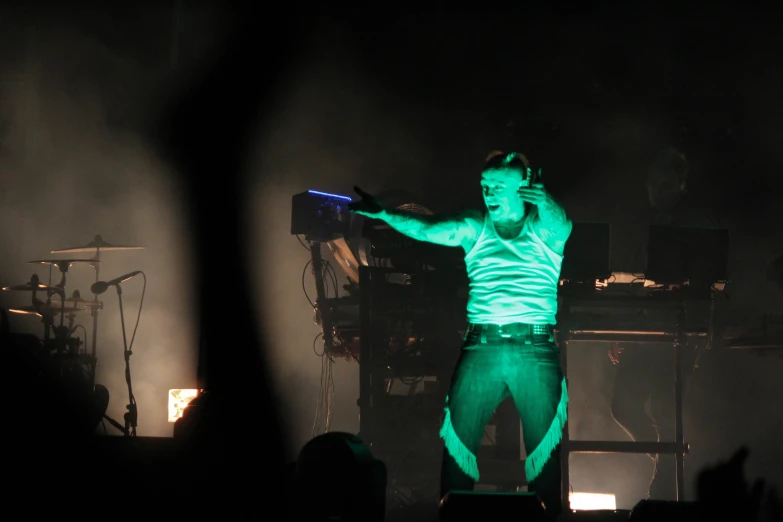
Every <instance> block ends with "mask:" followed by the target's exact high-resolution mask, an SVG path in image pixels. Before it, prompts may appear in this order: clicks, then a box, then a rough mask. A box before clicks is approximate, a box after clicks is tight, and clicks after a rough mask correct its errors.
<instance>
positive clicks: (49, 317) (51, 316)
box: [3, 235, 144, 436]
mask: <svg viewBox="0 0 783 522" xmlns="http://www.w3.org/2000/svg"><path fill="white" fill-rule="evenodd" d="M141 249H144V247H141V246H131V245H115V244H111V243H107V242H106V241H104V240H103V238H102V237H101V236H100V235H97V236H95V238H94V239H93V241H91V242H89V243H87V244H86V245H82V246H77V247H71V248H63V249H59V250H52V251H51V253H52V254H57V255H58V257H57V258H56V259H38V260H34V261H28V262H27V263H28V264H38V265H45V266H47V267H48V269H49V277H48V281H47V283H46V284H43V283H42V282H41V280H40V278H39V276H38V274H33V275H32V276H31V278H30V281H28V282H26V283H23V284H19V285H13V286H6V287H3V291H7V292H21V293H27V294H29V296H30V298H29V301H28V304H26V305H24V306H18V307H12V308H9V309H8V312H10V313H13V314H19V315H30V316H37V317H40V318H41V322H42V323H43V328H44V331H43V341H42V342H41V344H40V351H41V353H40V354H39V355H41V357H43V358H45V359H46V360H47V361H49V362H53V363H54V364H55V365H56V366H57V369H58V373H59V374H60V376H61V377H66V376H73V375H81V376H83V379H82V381H83V383H84V385H85V386H88V387H89V389H90V390H91V391H92V393H93V394H94V396H95V397H96V400H98V401H100V402H105V404H104V405H103V407H102V417H103V419H102V420H107V421H108V422H109V423H110V424H112V425H113V426H114V427H115V428H117V429H118V430H120V431H121V432H122V433H123V434H124V435H126V436H135V435H136V425H137V417H138V412H137V409H136V401H135V399H134V397H133V388H132V385H131V379H130V366H129V365H130V362H129V359H130V354H131V351H130V348H129V347H128V346H127V342H126V341H125V339H126V337H125V325H124V321H123V342H125V378H126V383H127V386H128V396H129V404H128V406H127V410H128V411H127V413H125V424H124V426H123V425H122V424H120V423H119V422H117V421H115V420H114V419H112V418H110V417H109V416H107V415H106V414H105V411H106V407H107V406H108V391H107V390H106V388H104V387H103V386H101V385H96V383H95V369H96V365H97V362H98V350H97V344H98V335H97V334H98V317H99V315H100V311H101V310H103V302H102V301H100V300H99V299H98V297H99V295H100V294H102V293H103V292H105V291H106V290H107V289H108V287H109V286H116V288H117V293H118V297H119V299H120V312H121V313H122V308H121V306H122V297H121V294H122V291H121V289H120V283H121V282H123V281H124V280H126V279H129V278H130V277H133V276H134V275H136V274H138V273H140V272H133V273H131V274H126V275H125V276H122V277H118V278H116V279H113V280H111V281H109V282H103V281H100V271H101V270H100V267H101V263H102V260H101V253H103V252H115V251H128V250H141ZM61 254H91V255H82V256H80V257H78V258H71V259H69V258H67V257H65V256H61ZM73 265H86V266H89V267H90V268H92V269H93V271H94V273H95V283H94V284H93V285H92V286H91V287H90V291H91V293H92V294H93V295H92V299H85V298H83V297H82V295H81V293H80V292H79V290H73V292H71V293H70V295H69V294H68V293H67V292H66V284H67V274H68V273H69V269H70V268H71V267H72V266H73ZM55 268H56V269H57V270H58V271H59V273H60V276H59V277H60V280H59V282H57V283H56V284H52V283H53V281H52V277H53V270H54V269H55ZM85 316H89V317H90V319H91V320H92V328H91V330H92V331H91V334H92V339H91V342H90V345H89V350H88V346H87V344H86V337H87V329H86V328H85V327H84V325H82V324H77V321H78V320H79V319H80V318H81V317H85ZM79 329H81V330H82V331H83V332H84V337H85V338H84V339H82V338H79V337H77V336H76V335H75V334H76V333H77V332H78V331H79Z"/></svg>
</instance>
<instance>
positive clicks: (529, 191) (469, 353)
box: [350, 153, 571, 516]
mask: <svg viewBox="0 0 783 522" xmlns="http://www.w3.org/2000/svg"><path fill="white" fill-rule="evenodd" d="M537 181H538V180H536V179H535V178H534V176H533V173H532V171H531V169H530V165H529V163H528V161H527V159H526V158H525V157H524V156H522V155H521V154H518V153H510V154H506V153H493V154H491V155H490V156H489V157H488V159H487V161H486V163H485V165H484V168H483V169H482V172H481V189H482V192H483V195H484V203H485V207H486V208H485V210H484V211H468V212H464V213H462V214H460V215H458V216H455V217H449V218H446V217H437V216H431V215H424V214H413V213H409V212H405V211H401V210H398V209H391V208H384V207H383V206H382V205H380V204H379V203H378V201H377V200H376V199H375V198H374V197H373V196H371V195H369V194H367V193H365V192H363V191H362V190H361V189H359V188H356V191H357V193H358V194H359V195H360V196H361V198H362V199H361V200H360V201H357V202H354V203H352V204H351V205H350V209H351V211H353V212H355V213H357V214H361V215H363V216H366V217H370V218H375V219H380V220H383V221H384V222H386V223H387V224H388V225H389V226H391V227H392V228H394V229H395V230H397V231H398V232H400V233H402V234H405V235H407V236H409V237H411V238H413V239H416V240H419V241H427V242H430V243H435V244H438V245H444V246H453V247H462V249H463V250H464V251H465V263H466V268H467V272H468V279H469V281H470V291H469V296H468V306H467V319H468V323H469V324H468V327H467V330H466V333H465V343H464V345H463V346H462V352H461V355H460V358H459V361H458V363H457V366H456V368H455V370H454V374H453V376H452V381H451V388H450V391H449V394H448V396H447V398H446V407H445V415H444V419H443V425H442V428H441V432H440V434H441V437H442V438H443V440H444V443H445V450H444V454H443V464H442V471H441V494H442V495H445V494H446V493H448V492H449V491H454V490H472V489H473V486H474V484H475V482H476V481H477V480H478V479H479V470H478V465H477V462H476V454H477V453H478V450H479V448H480V446H481V440H482V438H483V435H484V429H485V427H486V425H487V423H488V422H489V420H490V418H491V417H492V414H493V412H494V411H495V409H496V408H497V406H498V405H499V404H500V403H501V402H502V401H503V400H504V399H505V398H506V397H508V396H509V395H510V396H511V397H512V398H513V400H514V403H515V404H516V407H517V410H518V412H519V416H520V417H521V419H522V430H523V433H524V444H525V451H526V453H527V460H526V462H525V474H526V478H527V481H528V489H529V491H535V492H536V493H538V495H539V496H540V497H541V499H542V500H543V501H544V504H545V505H546V507H547V512H548V513H549V514H550V515H551V516H557V515H558V514H559V513H560V511H561V508H562V506H561V492H560V458H559V457H560V440H561V436H562V430H563V426H564V425H565V422H566V417H567V405H568V394H567V390H566V385H565V380H564V378H563V375H562V371H561V366H560V351H559V349H558V347H557V345H556V344H555V343H554V335H553V327H554V324H555V315H556V313H557V286H558V281H559V278H560V268H561V265H562V261H563V250H564V248H565V244H566V241H567V240H568V237H569V235H570V234H571V221H570V220H569V219H568V217H567V216H566V213H565V211H564V210H563V208H562V207H561V206H560V205H558V204H557V203H556V202H555V201H554V200H553V199H552V197H551V196H550V195H549V194H548V193H547V192H546V190H545V189H544V186H543V185H542V184H541V183H538V182H537Z"/></svg>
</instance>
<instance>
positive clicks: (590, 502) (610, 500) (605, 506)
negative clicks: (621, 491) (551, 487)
mask: <svg viewBox="0 0 783 522" xmlns="http://www.w3.org/2000/svg"><path fill="white" fill-rule="evenodd" d="M568 501H569V503H570V504H571V509H572V510H573V511H598V510H609V511H614V510H616V509H617V501H616V500H615V496H614V495H612V494H607V493H576V492H574V493H571V494H569V495H568Z"/></svg>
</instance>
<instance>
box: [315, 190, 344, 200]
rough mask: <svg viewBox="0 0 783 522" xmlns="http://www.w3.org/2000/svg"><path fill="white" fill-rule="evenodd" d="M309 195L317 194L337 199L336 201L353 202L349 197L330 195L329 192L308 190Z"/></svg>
mask: <svg viewBox="0 0 783 522" xmlns="http://www.w3.org/2000/svg"><path fill="white" fill-rule="evenodd" d="M307 192H308V193H309V194H315V195H316V196H324V197H327V198H335V199H342V200H343V201H351V198H349V197H348V196H341V195H339V194H329V193H328V192H321V191H319V190H308V191H307Z"/></svg>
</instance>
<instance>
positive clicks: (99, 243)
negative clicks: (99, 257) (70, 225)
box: [51, 235, 144, 254]
mask: <svg viewBox="0 0 783 522" xmlns="http://www.w3.org/2000/svg"><path fill="white" fill-rule="evenodd" d="M93 250H103V251H115V250H144V247H143V246H132V245H113V244H111V243H107V242H106V241H104V240H103V238H102V237H101V236H100V235H98V236H95V239H93V240H92V241H90V242H89V243H87V244H86V245H82V246H77V247H71V248H62V249H60V250H52V251H51V253H52V254H65V253H68V252H92V251H93Z"/></svg>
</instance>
